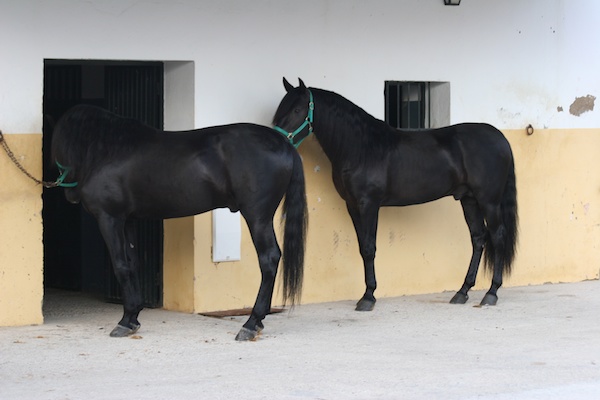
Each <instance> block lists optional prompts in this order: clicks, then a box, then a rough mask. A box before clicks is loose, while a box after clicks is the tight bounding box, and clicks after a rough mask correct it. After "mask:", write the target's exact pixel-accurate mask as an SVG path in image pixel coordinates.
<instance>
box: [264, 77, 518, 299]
mask: <svg viewBox="0 0 600 400" xmlns="http://www.w3.org/2000/svg"><path fill="white" fill-rule="evenodd" d="M283 84H284V87H285V89H286V91H287V94H286V95H285V97H284V98H283V100H282V101H281V103H280V105H279V107H278V109H277V112H276V113H275V117H274V121H273V122H274V124H275V126H276V128H275V129H276V130H278V131H280V132H281V133H283V134H284V135H286V136H288V138H289V140H290V141H291V142H292V143H293V144H296V145H297V144H299V142H300V141H301V140H302V139H303V138H304V137H306V136H307V135H309V134H310V133H311V132H312V131H313V129H314V133H315V136H316V138H317V140H318V141H319V143H320V144H321V147H322V148H323V151H324V152H325V154H326V155H327V157H328V158H329V160H330V161H331V165H332V169H333V183H334V185H335V188H336V190H337V192H338V193H339V194H340V196H341V197H342V198H343V199H344V200H345V201H346V206H347V208H348V212H349V213H350V217H351V218H352V222H353V223H354V228H355V229H356V234H357V236H358V244H359V246H360V254H361V256H362V258H363V262H364V268H365V283H366V287H367V288H366V291H365V294H364V295H363V297H362V298H361V299H360V301H359V302H358V304H357V307H356V309H357V310H359V311H369V310H372V309H373V307H374V305H375V296H374V295H373V293H374V292H375V288H376V286H377V285H376V280H375V265H374V260H375V238H376V234H377V219H378V214H379V208H380V207H382V206H407V205H411V204H420V203H425V202H429V201H433V200H436V199H439V198H442V197H445V196H454V198H455V199H456V200H460V202H461V205H462V207H463V211H464V216H465V219H466V221H467V225H468V227H469V231H470V233H471V241H472V244H473V255H472V258H471V262H470V264H469V269H468V271H467V275H466V278H465V281H464V284H463V285H462V287H461V289H460V290H459V291H458V292H457V293H456V294H455V295H454V297H453V298H452V300H451V301H450V302H451V303H460V304H463V303H465V302H466V301H467V299H468V295H467V293H468V291H469V289H471V288H472V287H473V285H474V284H475V278H476V276H477V270H478V268H479V263H480V260H481V257H482V254H483V253H484V252H485V265H486V267H487V268H488V269H491V270H493V277H492V285H491V287H490V290H489V291H488V292H487V293H486V295H485V297H484V298H483V300H482V301H481V304H482V305H495V304H496V302H497V300H498V297H497V294H496V292H497V290H498V288H499V287H500V286H501V285H502V279H503V276H505V275H508V274H509V273H510V272H511V266H512V262H513V259H514V255H515V249H516V242H517V190H516V185H515V171H514V160H513V155H512V151H511V148H510V145H509V143H508V141H507V140H506V138H505V137H504V135H503V134H502V133H501V132H500V131H499V130H497V129H496V128H494V127H492V126H490V125H486V124H475V123H469V124H459V125H453V126H449V127H445V128H440V129H433V130H422V131H403V130H396V129H394V128H392V127H390V126H389V125H388V124H386V123H385V122H383V121H380V120H378V119H376V118H374V117H373V116H371V115H369V114H368V113H366V112H365V111H364V110H363V109H361V108H360V107H358V106H356V105H355V104H353V103H351V102H350V101H348V100H347V99H345V98H343V97H342V96H340V95H338V94H336V93H333V92H329V91H325V90H321V89H315V88H307V87H306V86H305V85H304V83H303V82H302V80H300V86H299V87H297V88H294V87H293V86H292V85H290V84H289V83H288V82H287V80H286V79H285V78H284V79H283ZM296 127H302V128H301V129H300V128H298V129H296Z"/></svg>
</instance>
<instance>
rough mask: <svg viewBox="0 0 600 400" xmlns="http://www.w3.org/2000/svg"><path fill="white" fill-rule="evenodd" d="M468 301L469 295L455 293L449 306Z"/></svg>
mask: <svg viewBox="0 0 600 400" xmlns="http://www.w3.org/2000/svg"><path fill="white" fill-rule="evenodd" d="M467 300H469V295H467V294H462V293H460V292H457V293H456V294H455V295H454V297H452V298H451V299H450V304H465V303H466V302H467Z"/></svg>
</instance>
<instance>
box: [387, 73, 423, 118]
mask: <svg viewBox="0 0 600 400" xmlns="http://www.w3.org/2000/svg"><path fill="white" fill-rule="evenodd" d="M384 95H385V121H386V122H387V123H388V124H390V125H391V126H393V127H394V128H397V129H426V128H430V127H431V117H430V84H429V82H407V81H386V82H385V91H384Z"/></svg>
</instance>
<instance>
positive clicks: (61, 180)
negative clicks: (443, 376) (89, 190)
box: [55, 161, 77, 188]
mask: <svg viewBox="0 0 600 400" xmlns="http://www.w3.org/2000/svg"><path fill="white" fill-rule="evenodd" d="M56 166H57V167H58V172H60V176H59V177H58V178H57V179H56V182H55V183H56V186H61V187H67V188H72V187H75V186H77V182H68V183H65V182H64V180H65V178H66V177H67V175H68V174H69V172H70V171H71V167H65V166H63V165H61V164H60V163H59V162H58V161H56Z"/></svg>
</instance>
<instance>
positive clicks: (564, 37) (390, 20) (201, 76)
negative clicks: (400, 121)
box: [0, 0, 600, 133]
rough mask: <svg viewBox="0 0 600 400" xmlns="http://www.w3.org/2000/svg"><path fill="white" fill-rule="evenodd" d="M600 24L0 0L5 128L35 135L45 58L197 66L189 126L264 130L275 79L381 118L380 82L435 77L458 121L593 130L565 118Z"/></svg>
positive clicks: (459, 14) (479, 14) (390, 11)
mask: <svg viewBox="0 0 600 400" xmlns="http://www.w3.org/2000/svg"><path fill="white" fill-rule="evenodd" d="M598 22H600V2H598V1H596V0H569V1H567V0H564V1H559V0H530V1H526V2H525V1H521V0H503V1H497V0H463V2H462V4H461V5H460V6H459V7H446V6H444V5H443V2H442V0H380V1H362V0H360V1H352V0H330V1H325V0H321V1H317V0H309V1H303V2H301V3H299V2H297V1H293V0H278V1H268V0H255V1H252V2H250V1H234V0H219V1H200V0H180V1H176V2H174V1H166V0H154V1H136V0H119V1H107V0H105V1H101V0H91V1H75V0H53V1H44V0H19V1H12V0H1V1H0V48H1V49H2V57H0V73H1V74H2V75H1V76H2V77H3V79H1V80H0V124H1V125H0V129H2V130H3V131H4V132H7V133H34V132H41V126H42V118H41V110H42V88H43V76H42V75H43V60H44V58H64V59H70V58H73V59H116V60H124V59H127V60H168V61H178V60H186V61H187V60H193V61H194V62H195V64H194V67H195V82H194V85H195V93H196V98H195V112H196V118H195V124H196V126H197V127H202V126H208V125H215V124H222V123H229V122H236V121H251V122H258V123H263V124H269V123H270V120H271V117H272V115H273V112H274V110H275V108H276V106H277V104H278V102H279V100H280V98H281V97H282V95H283V89H282V86H281V77H282V76H283V75H285V76H287V77H288V79H290V80H294V79H295V78H296V77H298V76H300V77H302V78H303V79H304V81H305V82H306V83H307V84H308V85H312V86H316V87H321V88H325V89H330V90H334V91H336V92H338V93H341V94H343V95H345V96H346V97H348V98H350V99H351V100H353V101H355V102H356V103H358V104H359V105H360V106H362V107H363V108H365V109H366V110H367V111H369V112H371V113H372V114H374V115H375V116H377V117H380V118H381V117H383V81H384V80H405V79H406V80H431V81H449V82H451V121H452V122H453V123H454V122H461V121H467V120H468V121H486V122H489V123H492V124H494V125H496V126H497V127H499V128H501V129H510V128H512V129H520V128H524V127H525V126H526V125H527V124H529V123H531V124H532V125H533V126H534V127H538V128H542V127H549V128H565V127H573V128H586V127H598V126H600V113H598V112H597V111H598V110H595V111H596V112H588V113H585V114H582V115H581V116H578V117H577V116H573V115H570V114H569V106H570V104H571V103H572V102H573V101H574V100H575V98H576V97H580V96H586V95H588V94H591V95H593V96H596V97H597V96H598V95H599V94H600V79H599V78H598V76H599V75H598V71H600V51H599V50H598V46H597V43H596V42H597V38H599V37H600V24H599V23H598ZM558 107H562V108H563V111H562V112H559V111H558Z"/></svg>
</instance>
